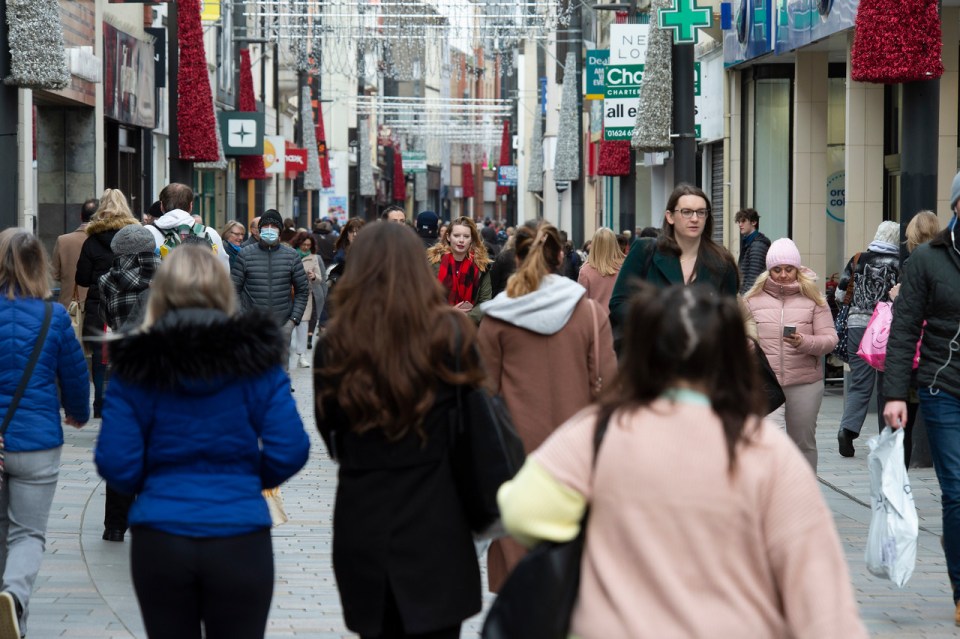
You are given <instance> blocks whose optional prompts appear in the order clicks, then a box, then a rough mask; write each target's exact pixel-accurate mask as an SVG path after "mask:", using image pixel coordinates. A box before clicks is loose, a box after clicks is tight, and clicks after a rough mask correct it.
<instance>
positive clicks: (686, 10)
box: [658, 0, 713, 44]
mask: <svg viewBox="0 0 960 639" xmlns="http://www.w3.org/2000/svg"><path fill="white" fill-rule="evenodd" d="M658 20H659V26H660V28H661V29H671V30H673V42H674V44H684V43H694V42H697V40H698V38H699V29H702V28H705V27H712V26H713V10H712V9H710V8H709V7H699V6H697V0H673V7H671V8H670V9H660V13H659V14H658Z"/></svg>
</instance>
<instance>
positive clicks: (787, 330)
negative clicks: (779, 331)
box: [783, 326, 797, 337]
mask: <svg viewBox="0 0 960 639" xmlns="http://www.w3.org/2000/svg"><path fill="white" fill-rule="evenodd" d="M796 332H797V327H796V326H784V327H783V336H784V337H790V336H791V335H793V334H794V333H796Z"/></svg>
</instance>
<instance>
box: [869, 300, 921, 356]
mask: <svg viewBox="0 0 960 639" xmlns="http://www.w3.org/2000/svg"><path fill="white" fill-rule="evenodd" d="M892 324H893V302H877V305H876V306H875V307H874V309H873V315H871V316H870V322H869V323H868V324H867V329H866V330H865V331H864V332H863V339H861V340H860V345H859V346H858V347H857V355H859V356H860V358H861V359H862V360H863V361H865V362H866V363H867V364H870V366H872V367H873V368H875V369H877V370H878V371H883V369H884V368H885V366H886V363H887V342H888V341H889V339H890V326H891V325H892ZM924 325H926V322H924ZM922 341H923V330H922V329H921V331H920V339H919V340H917V351H916V353H915V354H914V356H913V368H917V367H918V366H919V365H920V343H921V342H922Z"/></svg>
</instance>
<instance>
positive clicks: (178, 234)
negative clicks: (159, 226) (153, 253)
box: [160, 222, 218, 259]
mask: <svg viewBox="0 0 960 639" xmlns="http://www.w3.org/2000/svg"><path fill="white" fill-rule="evenodd" d="M161 232H162V233H163V244H161V245H160V259H164V258H166V257H167V255H169V254H170V251H172V250H173V249H175V248H177V247H178V246H180V245H181V244H201V245H202V244H206V245H207V246H209V247H210V250H211V251H212V252H213V254H214V255H216V254H217V249H218V247H217V245H216V244H214V242H213V239H211V237H210V234H209V233H207V227H205V226H204V225H203V224H200V223H199V222H197V223H195V224H193V225H190V224H181V225H180V226H177V227H174V228H172V229H165V230H161ZM188 238H189V239H188Z"/></svg>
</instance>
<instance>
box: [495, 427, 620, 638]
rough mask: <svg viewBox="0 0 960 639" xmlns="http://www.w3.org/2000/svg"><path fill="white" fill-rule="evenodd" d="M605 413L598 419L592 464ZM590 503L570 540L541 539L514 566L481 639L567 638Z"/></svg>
mask: <svg viewBox="0 0 960 639" xmlns="http://www.w3.org/2000/svg"><path fill="white" fill-rule="evenodd" d="M609 423H610V415H606V417H605V418H604V419H600V420H598V421H597V426H596V429H595V430H594V434H593V467H594V468H596V464H597V453H598V452H599V451H600V443H601V442H602V441H603V436H604V434H605V433H606V432H607V426H608V425H609ZM589 518H590V507H589V506H588V507H587V509H586V510H585V511H584V513H583V518H582V519H581V520H580V532H579V533H578V534H577V536H576V537H574V538H573V539H572V540H571V541H567V542H563V543H556V542H543V543H541V544H539V545H537V546H535V547H534V548H533V549H532V550H531V551H530V552H529V553H527V554H526V556H524V558H523V559H521V560H520V563H518V564H517V566H516V567H515V568H514V569H513V572H511V573H510V576H509V577H507V581H506V583H504V584H503V588H501V589H500V594H499V595H497V598H496V599H495V600H494V602H493V605H492V606H491V607H490V612H489V613H487V618H486V620H485V621H484V622H483V631H482V633H481V635H480V636H481V637H482V638H483V639H517V638H518V637H523V639H567V636H568V634H567V633H568V631H569V629H570V617H571V615H572V614H573V607H574V605H575V604H576V603H577V595H578V594H579V592H580V562H581V559H582V558H583V548H584V546H585V544H586V535H587V521H588V520H589Z"/></svg>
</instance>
